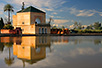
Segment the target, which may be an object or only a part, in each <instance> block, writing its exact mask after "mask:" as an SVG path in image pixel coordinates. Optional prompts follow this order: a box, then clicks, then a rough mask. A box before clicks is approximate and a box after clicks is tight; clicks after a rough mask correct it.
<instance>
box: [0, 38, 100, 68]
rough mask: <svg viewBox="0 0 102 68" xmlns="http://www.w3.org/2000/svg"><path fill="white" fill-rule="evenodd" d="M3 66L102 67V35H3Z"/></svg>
mask: <svg viewBox="0 0 102 68" xmlns="http://www.w3.org/2000/svg"><path fill="white" fill-rule="evenodd" d="M0 68H102V36H71V37H67V36H65V37H64V36H47V37H45V36H43V37H42V36H31V37H0Z"/></svg>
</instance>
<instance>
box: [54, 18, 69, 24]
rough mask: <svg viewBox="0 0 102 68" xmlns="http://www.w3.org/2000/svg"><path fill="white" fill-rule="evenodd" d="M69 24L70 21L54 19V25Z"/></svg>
mask: <svg viewBox="0 0 102 68" xmlns="http://www.w3.org/2000/svg"><path fill="white" fill-rule="evenodd" d="M67 22H69V20H63V19H62V20H61V19H54V23H58V24H63V23H67Z"/></svg>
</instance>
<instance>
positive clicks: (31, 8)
mask: <svg viewBox="0 0 102 68" xmlns="http://www.w3.org/2000/svg"><path fill="white" fill-rule="evenodd" d="M20 12H37V13H45V12H43V11H41V10H39V9H37V8H35V7H33V6H29V7H27V8H25V9H23V10H20V11H18V12H17V13H20Z"/></svg>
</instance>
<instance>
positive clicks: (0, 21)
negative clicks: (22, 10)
mask: <svg viewBox="0 0 102 68" xmlns="http://www.w3.org/2000/svg"><path fill="white" fill-rule="evenodd" d="M3 27H4V22H3V19H2V18H0V29H2V28H3Z"/></svg>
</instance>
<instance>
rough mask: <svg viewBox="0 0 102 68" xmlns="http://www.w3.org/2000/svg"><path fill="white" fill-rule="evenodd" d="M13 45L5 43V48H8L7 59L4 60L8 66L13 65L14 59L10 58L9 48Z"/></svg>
mask: <svg viewBox="0 0 102 68" xmlns="http://www.w3.org/2000/svg"><path fill="white" fill-rule="evenodd" d="M12 45H13V43H5V46H6V47H8V48H9V57H6V58H5V63H6V64H7V65H8V66H10V65H11V64H13V63H14V57H11V51H10V48H11V47H12Z"/></svg>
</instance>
